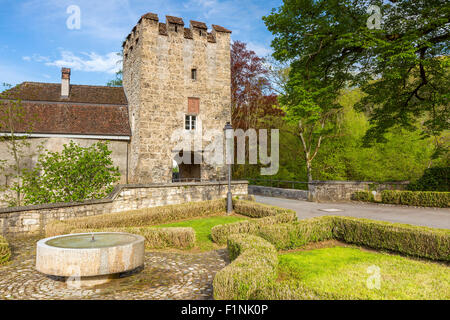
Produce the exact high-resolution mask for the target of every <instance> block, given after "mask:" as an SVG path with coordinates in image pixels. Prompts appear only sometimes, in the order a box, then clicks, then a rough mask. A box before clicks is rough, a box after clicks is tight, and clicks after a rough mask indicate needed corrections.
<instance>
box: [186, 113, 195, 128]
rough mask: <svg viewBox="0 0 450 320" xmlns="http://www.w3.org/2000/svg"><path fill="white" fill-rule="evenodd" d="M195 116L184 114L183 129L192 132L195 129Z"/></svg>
mask: <svg viewBox="0 0 450 320" xmlns="http://www.w3.org/2000/svg"><path fill="white" fill-rule="evenodd" d="M197 120H198V119H197V115H195V114H186V115H185V116H184V129H185V130H188V131H194V130H195V129H196V128H197Z"/></svg>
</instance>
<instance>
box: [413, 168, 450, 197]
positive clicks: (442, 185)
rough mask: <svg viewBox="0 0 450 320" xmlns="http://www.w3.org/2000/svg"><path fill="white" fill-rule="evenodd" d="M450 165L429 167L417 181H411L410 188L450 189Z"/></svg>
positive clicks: (447, 190) (418, 189)
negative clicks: (449, 179)
mask: <svg viewBox="0 0 450 320" xmlns="http://www.w3.org/2000/svg"><path fill="white" fill-rule="evenodd" d="M449 175H450V167H434V168H428V169H426V170H425V172H424V173H423V175H422V177H420V178H419V179H418V180H417V181H415V182H413V183H410V184H409V185H408V189H409V190H412V191H444V192H449V191H450V185H449V181H448V177H449Z"/></svg>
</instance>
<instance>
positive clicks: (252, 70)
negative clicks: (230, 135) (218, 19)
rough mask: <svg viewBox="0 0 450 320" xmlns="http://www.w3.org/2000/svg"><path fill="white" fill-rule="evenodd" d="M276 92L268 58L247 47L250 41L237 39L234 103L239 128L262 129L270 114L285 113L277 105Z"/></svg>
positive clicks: (233, 59) (235, 124)
mask: <svg viewBox="0 0 450 320" xmlns="http://www.w3.org/2000/svg"><path fill="white" fill-rule="evenodd" d="M271 92H272V88H271V85H270V81H269V70H268V68H267V66H266V65H265V64H264V59H263V58H260V57H258V56H257V54H256V53H255V52H254V51H252V50H249V49H247V44H246V43H244V42H241V41H234V42H233V44H232V46H231V106H232V122H233V127H234V128H235V129H237V128H241V129H243V130H247V129H248V128H255V129H257V128H259V127H260V126H261V122H260V120H261V119H262V118H264V117H265V116H267V115H274V116H277V115H281V114H282V112H281V111H280V110H279V109H277V108H274V107H273V106H274V105H278V101H277V96H276V95H275V94H273V93H271Z"/></svg>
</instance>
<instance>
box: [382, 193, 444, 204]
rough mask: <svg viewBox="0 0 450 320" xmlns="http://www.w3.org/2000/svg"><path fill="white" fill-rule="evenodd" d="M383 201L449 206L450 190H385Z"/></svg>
mask: <svg viewBox="0 0 450 320" xmlns="http://www.w3.org/2000/svg"><path fill="white" fill-rule="evenodd" d="M381 202H383V203H389V204H403V205H409V206H420V207H441V208H447V207H449V205H450V192H433V191H398V190H383V191H381Z"/></svg>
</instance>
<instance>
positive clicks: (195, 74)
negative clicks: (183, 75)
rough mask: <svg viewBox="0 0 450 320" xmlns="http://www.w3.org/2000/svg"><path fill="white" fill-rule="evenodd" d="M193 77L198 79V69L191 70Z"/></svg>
mask: <svg viewBox="0 0 450 320" xmlns="http://www.w3.org/2000/svg"><path fill="white" fill-rule="evenodd" d="M191 79H192V80H197V69H192V70H191Z"/></svg>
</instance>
